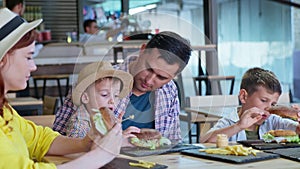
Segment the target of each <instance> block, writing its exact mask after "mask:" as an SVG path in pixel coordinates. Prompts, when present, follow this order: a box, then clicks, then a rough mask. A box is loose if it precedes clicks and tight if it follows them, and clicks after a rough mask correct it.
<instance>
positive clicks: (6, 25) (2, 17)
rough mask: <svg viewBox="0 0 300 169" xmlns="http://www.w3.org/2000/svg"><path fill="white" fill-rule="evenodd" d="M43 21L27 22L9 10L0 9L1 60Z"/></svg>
mask: <svg viewBox="0 0 300 169" xmlns="http://www.w3.org/2000/svg"><path fill="white" fill-rule="evenodd" d="M42 21H43V20H42V19H38V20H35V21H33V22H27V21H26V20H25V19H23V18H22V17H20V16H19V15H17V14H15V13H14V12H12V11H10V10H9V9H7V8H1V9H0V60H2V58H3V56H4V55H5V54H6V53H7V51H8V50H10V49H11V48H12V47H13V46H14V45H15V44H16V43H17V42H18V41H19V40H20V39H21V38H22V37H23V36H24V35H25V34H26V33H27V32H29V31H30V30H32V29H34V28H35V27H37V26H38V25H39V24H40V23H41V22H42Z"/></svg>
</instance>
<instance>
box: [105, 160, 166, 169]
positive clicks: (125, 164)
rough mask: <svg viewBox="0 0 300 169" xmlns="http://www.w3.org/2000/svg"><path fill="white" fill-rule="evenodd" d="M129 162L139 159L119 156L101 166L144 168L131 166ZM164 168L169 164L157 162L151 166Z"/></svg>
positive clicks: (130, 168) (153, 168)
mask: <svg viewBox="0 0 300 169" xmlns="http://www.w3.org/2000/svg"><path fill="white" fill-rule="evenodd" d="M129 162H134V163H138V161H136V160H130V159H126V158H119V157H117V158H115V159H114V160H113V161H111V162H110V163H108V164H106V165H105V166H103V167H101V169H143V167H134V166H130V165H129ZM163 168H168V166H166V165H161V164H156V165H155V166H153V167H151V169H163Z"/></svg>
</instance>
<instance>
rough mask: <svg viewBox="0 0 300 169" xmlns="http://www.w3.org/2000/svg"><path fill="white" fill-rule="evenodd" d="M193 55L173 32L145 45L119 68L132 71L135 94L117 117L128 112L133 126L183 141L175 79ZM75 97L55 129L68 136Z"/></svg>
mask: <svg viewBox="0 0 300 169" xmlns="http://www.w3.org/2000/svg"><path fill="white" fill-rule="evenodd" d="M190 55H191V46H190V43H189V42H188V41H187V40H185V39H184V38H182V37H181V36H179V35H178V34H176V33H173V32H161V33H159V34H156V35H155V36H154V37H153V38H152V39H151V40H150V41H149V42H148V43H147V44H143V45H142V47H141V50H140V51H139V56H131V57H129V58H128V59H127V60H125V61H124V63H122V64H120V65H116V67H115V68H116V69H120V70H124V71H127V72H129V73H130V74H131V75H132V76H133V77H134V84H133V89H132V92H131V94H130V95H129V96H127V97H126V98H123V99H122V100H121V101H120V102H119V104H118V105H117V107H116V110H115V114H116V115H119V114H120V113H121V112H124V111H125V115H124V117H123V118H127V117H128V116H130V115H132V114H133V115H134V116H135V118H134V119H133V120H127V121H126V123H125V122H124V123H123V124H122V125H123V130H125V129H127V128H128V127H129V126H135V127H138V128H154V129H157V130H158V131H159V132H160V133H161V134H162V136H164V137H167V138H169V139H170V140H173V141H181V131H180V123H179V112H180V107H179V106H180V105H179V98H178V91H177V87H176V85H175V83H174V82H173V81H172V79H173V78H174V77H175V76H176V75H177V74H178V73H180V72H181V71H182V70H183V69H184V68H185V66H186V65H187V63H188V61H189V58H190ZM70 98H71V94H70V93H69V95H68V96H67V97H66V99H65V101H64V105H63V106H62V107H60V109H59V110H58V112H57V113H56V119H55V122H54V126H53V129H54V130H56V131H59V132H60V133H62V134H65V124H66V121H68V119H69V118H70V116H71V114H72V113H73V112H74V111H75V110H76V109H77V107H76V106H74V104H73V103H72V102H71V99H70Z"/></svg>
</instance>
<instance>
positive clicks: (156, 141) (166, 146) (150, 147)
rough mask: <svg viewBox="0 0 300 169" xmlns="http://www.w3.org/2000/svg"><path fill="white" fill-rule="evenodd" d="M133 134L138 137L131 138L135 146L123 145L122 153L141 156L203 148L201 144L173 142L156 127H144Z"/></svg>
mask: <svg viewBox="0 0 300 169" xmlns="http://www.w3.org/2000/svg"><path fill="white" fill-rule="evenodd" d="M133 134H135V135H136V137H133V138H130V143H131V144H133V145H134V147H123V148H122V149H121V153H122V154H126V155H129V156H136V157H140V156H147V155H154V154H166V153H173V152H180V151H182V150H186V149H199V148H201V146H198V145H192V144H182V143H174V142H171V141H170V140H169V139H168V138H166V137H163V136H162V135H161V133H160V132H159V131H157V130H155V129H146V128H143V129H141V131H140V133H133Z"/></svg>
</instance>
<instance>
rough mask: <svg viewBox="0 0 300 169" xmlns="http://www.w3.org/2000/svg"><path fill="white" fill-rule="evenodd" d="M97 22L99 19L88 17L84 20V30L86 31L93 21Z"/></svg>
mask: <svg viewBox="0 0 300 169" xmlns="http://www.w3.org/2000/svg"><path fill="white" fill-rule="evenodd" d="M94 22H95V23H97V21H96V20H95V19H87V20H85V21H84V22H83V29H84V32H86V27H90V26H91V25H92V23H94Z"/></svg>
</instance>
